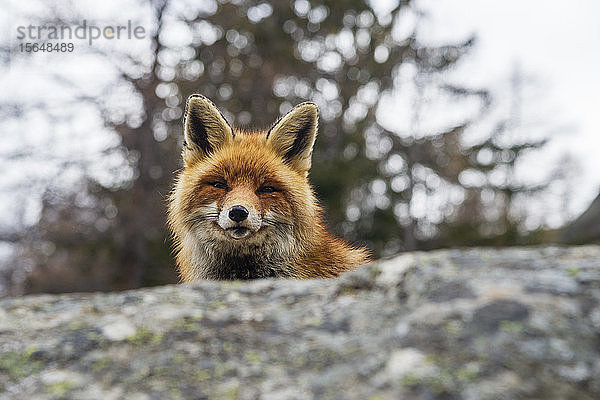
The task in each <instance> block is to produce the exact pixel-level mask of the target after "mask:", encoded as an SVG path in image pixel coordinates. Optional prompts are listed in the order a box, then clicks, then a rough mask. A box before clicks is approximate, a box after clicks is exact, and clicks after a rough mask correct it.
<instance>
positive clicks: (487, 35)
mask: <svg viewBox="0 0 600 400" xmlns="http://www.w3.org/2000/svg"><path fill="white" fill-rule="evenodd" d="M385 3H388V1H387V0H382V1H379V0H374V1H373V4H374V5H376V6H383V5H384V4H385ZM416 4H417V6H418V7H420V8H423V9H425V10H427V12H428V13H429V20H430V21H429V22H430V23H429V24H428V25H427V29H426V30H425V29H424V30H423V31H421V32H420V33H422V34H423V36H422V38H427V39H429V40H432V41H444V42H445V41H448V40H452V39H460V38H465V37H467V36H469V35H471V34H473V33H474V34H476V36H477V39H478V41H477V45H476V48H475V49H474V51H473V52H472V53H470V55H469V56H468V60H467V62H466V64H464V65H463V66H462V68H461V71H463V72H462V73H463V75H462V76H461V80H464V82H465V83H468V84H472V85H474V86H476V87H477V86H480V87H489V88H492V89H494V88H495V87H497V85H498V84H499V82H502V81H504V82H505V81H506V77H507V75H508V74H510V71H511V68H513V66H514V65H515V64H518V65H520V67H521V68H522V70H523V71H524V72H525V73H526V74H527V75H529V76H533V77H535V81H536V86H537V90H538V92H539V93H540V94H541V97H540V99H539V101H540V104H539V107H540V110H541V109H543V110H544V111H540V114H539V115H537V116H535V115H534V116H532V117H534V118H535V117H541V118H550V119H551V121H549V124H560V125H568V126H571V127H573V128H574V129H572V130H571V132H570V133H569V134H566V135H562V136H561V137H558V138H556V139H555V140H554V141H553V142H552V143H551V144H550V148H549V151H551V152H552V151H553V152H554V153H556V152H557V151H568V152H570V153H571V154H572V155H574V157H575V159H577V160H578V161H579V162H580V163H581V167H582V170H581V171H579V172H580V174H579V179H580V182H577V184H576V185H574V190H575V193H574V194H573V198H572V200H573V204H572V210H573V211H574V212H581V211H583V210H584V209H585V208H586V207H587V206H588V205H589V203H590V202H591V201H592V200H593V199H594V198H595V197H596V195H597V194H598V190H599V188H600V151H599V150H600V73H599V71H600V23H599V22H598V18H599V17H600V1H597V0H573V1H560V0H502V1H482V0H419V1H416ZM531 106H532V107H531ZM537 106H538V105H537V104H533V105H530V108H532V109H534V110H535V109H536V107H537ZM548 110H550V114H548ZM542 160H544V159H543V158H542ZM548 160H552V158H551V157H549V158H548ZM541 164H542V165H541V166H540V168H543V167H544V165H543V162H541ZM553 166H554V165H551V166H548V167H553Z"/></svg>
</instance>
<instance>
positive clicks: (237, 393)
mask: <svg viewBox="0 0 600 400" xmlns="http://www.w3.org/2000/svg"><path fill="white" fill-rule="evenodd" d="M599 300H600V247H597V246H588V247H573V248H556V247H553V248H537V249H522V248H513V249H503V250H490V249H471V250H447V251H436V252H430V253H410V254H405V255H402V256H399V257H397V258H395V259H392V260H387V261H380V262H378V263H376V264H373V265H368V266H364V267H362V268H359V269H358V270H356V271H353V272H351V273H348V274H346V275H343V276H342V277H340V278H338V279H335V280H315V281H275V280H264V281H252V282H221V283H219V282H202V283H199V284H196V285H192V286H186V285H182V286H166V287H159V288H150V289H142V290H136V291H129V292H121V293H109V294H69V295H58V296H50V295H41V296H30V297H24V298H12V299H5V300H2V301H1V302H0V399H61V398H67V399H135V400H143V399H371V400H375V399H400V398H406V399H474V400H475V399H477V400H480V399H580V400H583V399H598V398H600V301H599Z"/></svg>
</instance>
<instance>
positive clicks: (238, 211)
mask: <svg viewBox="0 0 600 400" xmlns="http://www.w3.org/2000/svg"><path fill="white" fill-rule="evenodd" d="M246 218H248V210H246V208H245V207H243V206H233V207H231V209H230V210H229V219H230V220H232V221H235V222H242V221H243V220H245V219H246Z"/></svg>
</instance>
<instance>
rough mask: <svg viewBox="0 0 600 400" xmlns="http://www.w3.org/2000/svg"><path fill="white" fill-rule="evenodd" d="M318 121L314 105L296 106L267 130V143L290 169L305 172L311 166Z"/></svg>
mask: <svg viewBox="0 0 600 400" xmlns="http://www.w3.org/2000/svg"><path fill="white" fill-rule="evenodd" d="M318 121H319V110H318V109H317V106H316V104H315V103H311V102H305V103H301V104H298V105H297V106H296V107H294V108H292V109H291V110H290V111H289V112H288V113H287V114H286V115H284V116H283V117H282V118H280V119H279V120H278V121H277V122H275V124H274V125H273V127H271V129H269V132H267V142H268V143H269V144H270V145H271V147H272V148H273V149H275V151H276V152H277V153H278V154H279V155H281V156H282V157H283V158H284V159H285V160H286V162H288V163H289V165H290V166H291V167H292V168H294V169H295V170H297V171H299V172H307V171H308V170H309V169H310V165H311V156H312V150H313V145H314V143H315V138H316V136H317V127H318Z"/></svg>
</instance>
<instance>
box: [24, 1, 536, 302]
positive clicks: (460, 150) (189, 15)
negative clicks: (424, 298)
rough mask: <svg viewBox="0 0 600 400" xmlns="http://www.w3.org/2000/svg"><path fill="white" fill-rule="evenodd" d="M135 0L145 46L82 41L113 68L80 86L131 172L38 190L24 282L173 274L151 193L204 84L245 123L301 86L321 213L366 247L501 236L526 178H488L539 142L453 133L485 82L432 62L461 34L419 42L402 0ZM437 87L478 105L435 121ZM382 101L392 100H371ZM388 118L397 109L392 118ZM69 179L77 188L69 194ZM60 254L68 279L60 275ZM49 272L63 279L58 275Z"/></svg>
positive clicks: (157, 201) (415, 13)
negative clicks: (309, 116)
mask: <svg viewBox="0 0 600 400" xmlns="http://www.w3.org/2000/svg"><path fill="white" fill-rule="evenodd" d="M138 7H139V10H140V11H141V12H140V13H139V14H140V15H142V14H146V13H147V14H148V15H150V17H149V18H150V23H149V25H145V26H146V32H147V34H148V39H147V41H146V42H144V43H145V45H146V46H145V47H143V46H136V47H135V48H134V49H131V48H128V50H123V49H116V48H114V47H106V46H104V47H103V45H102V44H100V43H99V44H98V45H95V46H93V47H91V48H90V49H89V51H90V56H93V57H97V58H98V57H99V58H102V59H104V61H105V63H104V64H103V65H108V66H109V67H110V68H115V69H116V70H117V72H118V73H117V74H116V79H115V80H114V81H113V82H111V83H110V84H108V85H107V86H106V88H105V90H104V91H103V92H102V93H103V95H102V96H100V97H98V96H89V95H81V100H82V101H85V102H88V103H92V104H94V106H95V107H97V108H98V110H100V112H101V115H102V116H103V119H104V123H105V125H106V126H107V127H109V128H110V129H111V130H113V131H114V132H117V133H118V135H119V137H120V140H121V143H120V148H119V152H120V154H122V155H123V157H124V158H125V159H126V160H128V162H129V164H130V166H131V168H133V174H132V177H131V179H129V180H128V181H127V182H126V183H125V184H123V185H120V186H116V187H114V186H111V185H102V184H100V183H99V182H95V181H94V180H93V179H88V180H87V181H86V182H83V183H81V187H80V188H79V189H78V190H79V191H80V193H75V194H67V195H62V196H58V197H56V195H51V194H48V195H47V196H46V197H45V199H44V205H43V211H42V214H41V220H40V222H39V224H38V225H37V226H36V227H35V228H34V231H35V232H36V233H35V235H33V236H35V237H37V238H38V239H37V240H33V241H30V242H29V243H28V244H27V245H26V248H25V250H24V251H23V253H21V254H26V255H27V257H29V258H28V259H30V263H31V264H32V265H36V266H41V267H42V268H44V269H43V272H40V273H35V272H34V273H33V274H32V275H31V277H30V280H29V290H30V291H46V290H57V291H58V290H69V289H67V288H66V287H65V286H69V287H70V290H98V289H113V288H121V289H122V288H130V287H139V286H143V285H152V284H159V283H165V282H172V281H174V280H175V279H176V277H175V274H174V272H173V267H172V265H173V264H172V262H170V259H171V257H170V249H169V243H168V241H167V240H166V239H165V238H167V236H168V233H167V231H166V227H165V223H164V221H165V215H164V210H165V207H164V202H165V201H164V198H165V196H166V194H167V193H168V192H169V190H170V187H171V185H172V178H173V171H174V170H175V169H176V168H178V165H179V155H180V146H181V141H182V135H181V131H182V128H181V117H182V113H183V108H184V105H185V100H186V98H187V96H189V95H190V94H192V93H202V94H204V95H206V96H208V97H209V98H211V99H212V100H214V102H215V103H216V104H217V106H218V107H219V108H220V109H221V110H223V111H224V114H225V116H226V117H227V119H228V120H229V121H230V123H232V124H235V125H238V126H241V127H247V128H249V129H253V128H265V127H267V124H268V123H270V122H272V121H273V120H275V119H276V118H277V117H278V116H279V115H280V114H281V113H284V112H286V111H287V110H288V109H289V108H291V107H292V106H293V105H295V104H297V103H299V102H301V101H305V100H312V101H314V102H315V103H316V104H317V105H318V106H319V109H320V113H321V114H320V115H321V120H320V129H319V137H318V139H317V143H316V148H315V153H314V162H313V169H312V171H311V176H312V181H313V183H314V185H315V188H316V191H317V193H318V195H319V198H320V199H321V200H322V202H323V205H324V207H325V210H326V216H327V220H328V221H329V223H330V224H331V225H332V228H333V229H334V230H335V231H337V232H338V233H340V234H342V235H344V236H346V237H348V238H350V239H353V240H356V241H357V242H361V243H363V244H367V245H368V246H370V247H371V248H372V249H373V250H374V251H375V253H376V254H377V255H382V254H392V253H395V252H398V251H401V250H411V249H417V248H429V247H438V246H447V245H460V244H463V245H464V244H473V243H478V242H479V239H480V238H481V237H482V235H484V236H485V235H487V236H486V237H491V236H494V235H496V236H497V235H500V234H502V235H505V236H506V240H504V241H503V242H502V243H503V244H508V243H511V241H512V240H514V238H512V236H510V237H509V236H507V235H509V234H508V232H509V230H510V229H512V228H511V227H512V225H511V224H512V222H511V221H508V220H507V219H506V218H508V217H507V216H508V213H509V212H508V206H507V204H509V203H510V202H511V199H512V195H513V193H515V192H519V191H522V190H527V188H522V187H515V186H511V183H510V180H509V179H507V180H506V181H505V182H504V183H501V184H487V183H485V181H486V179H485V177H486V176H488V175H490V174H492V173H494V171H496V170H498V169H502V168H504V167H508V168H509V169H510V168H512V167H513V166H514V163H515V161H516V160H517V159H518V158H519V155H520V154H521V151H524V150H525V149H529V148H535V147H537V144H520V145H513V144H508V145H504V144H502V145H501V144H499V143H498V141H497V140H496V139H497V137H498V132H500V131H501V130H502V128H497V129H496V130H495V131H494V132H491V133H490V134H488V135H486V137H484V138H483V139H482V140H480V141H479V142H478V143H476V144H471V145H466V144H465V142H464V140H463V134H464V132H465V130H466V129H467V128H468V127H469V126H470V125H471V124H472V123H473V121H475V120H477V118H480V117H481V115H482V113H483V112H484V111H485V109H486V107H487V106H488V105H489V102H490V98H489V94H488V93H487V92H486V91H485V90H479V89H471V88H464V87H460V86H457V85H453V84H449V83H448V82H446V81H445V78H444V77H445V75H444V74H445V73H446V72H447V71H449V70H450V69H451V68H452V67H453V66H455V64H456V63H457V61H459V60H460V59H461V58H462V57H463V55H464V54H465V53H466V52H467V51H468V50H469V48H470V47H471V46H472V45H473V39H468V40H466V41H464V42H461V43H453V44H447V45H430V44H427V43H424V42H422V41H421V40H419V35H418V33H417V31H418V26H419V20H420V11H419V10H418V9H417V8H416V7H414V6H413V5H412V4H411V2H410V1H398V2H397V3H396V5H395V7H394V8H393V9H391V10H390V11H389V13H383V14H379V15H376V14H375V12H374V11H373V9H372V7H371V6H370V3H367V2H365V1H363V0H337V1H333V0H330V1H308V0H291V1H260V2H257V1H246V0H235V1H218V2H217V1H214V0H206V1H203V2H188V1H185V0H180V1H177V0H170V1H169V0H153V1H143V2H140V3H139V5H138ZM86 12H87V10H86ZM57 15H59V17H57V18H56V19H57V20H58V21H60V23H64V24H70V23H79V22H80V21H81V20H82V19H83V17H82V15H84V14H83V12H81V14H79V13H78V9H77V6H76V5H75V4H73V5H72V7H71V8H69V9H68V10H66V11H63V12H62V13H61V12H57ZM88 19H89V17H88ZM100 22H101V21H98V24H100ZM140 47H143V48H142V49H140ZM82 57H83V56H82ZM407 93H408V97H409V101H408V102H407V103H405V104H404V103H403V104H404V106H403V107H400V106H394V103H393V100H390V99H394V98H395V97H397V96H400V97H402V96H404V95H406V94H407ZM439 99H445V100H444V101H446V102H447V104H449V105H450V104H454V103H459V102H466V103H469V102H470V103H473V104H475V106H474V107H471V108H468V109H469V110H471V111H469V115H464V114H465V113H464V111H463V112H462V113H460V114H461V116H460V118H454V119H452V118H451V119H450V122H448V123H446V124H445V125H443V126H441V125H440V126H438V127H432V125H431V124H428V121H429V120H430V119H431V115H435V113H436V111H435V106H434V105H433V106H432V104H437V101H438V100H439ZM385 101H388V104H391V106H389V105H388V107H387V108H385V107H383V105H384V104H383V103H385ZM439 107H442V108H443V107H445V106H444V105H442V106H439V105H438V111H439ZM384 108H385V109H384ZM382 119H387V120H388V121H389V120H392V123H391V124H390V123H388V124H384V123H382V122H381V121H382ZM395 119H398V120H405V122H406V123H405V128H402V127H400V128H399V127H397V126H395V125H394V120H395ZM519 146H520V147H519ZM49 193H51V192H49ZM81 193H85V194H86V196H84V198H85V199H84V200H82V199H79V200H77V195H80V197H81ZM77 202H79V205H78V206H75V205H74V204H77ZM492 203H494V204H495V207H494V212H493V213H492V212H490V210H491V208H490V205H491V204H492ZM490 214H493V215H490ZM498 221H504V222H503V224H504V225H502V227H501V228H499V230H498V231H497V232H496V231H493V232H485V229H484V228H483V226H484V225H486V226H488V227H489V226H495V224H496V223H497V222H498ZM30 236H31V235H30ZM27 257H25V258H27ZM44 266H45V267H44ZM67 268H68V269H70V271H71V272H70V273H71V274H74V275H78V276H79V278H77V279H76V278H73V277H71V278H69V279H67V278H63V277H61V276H62V275H61V274H63V273H64V274H69V273H68V272H65V270H66V269H67ZM53 271H62V272H60V273H59V272H53ZM53 274H54V275H53ZM51 276H53V277H52V278H50V277H51ZM57 279H60V280H61V281H65V282H66V281H70V282H72V283H70V284H69V285H66V284H65V285H63V286H60V285H59V286H56V284H55V283H53V280H54V281H56V280H57ZM88 280H93V281H94V283H93V284H91V283H89V282H88V283H84V282H87V281H88ZM77 282H79V283H77ZM52 285H54V286H52Z"/></svg>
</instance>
